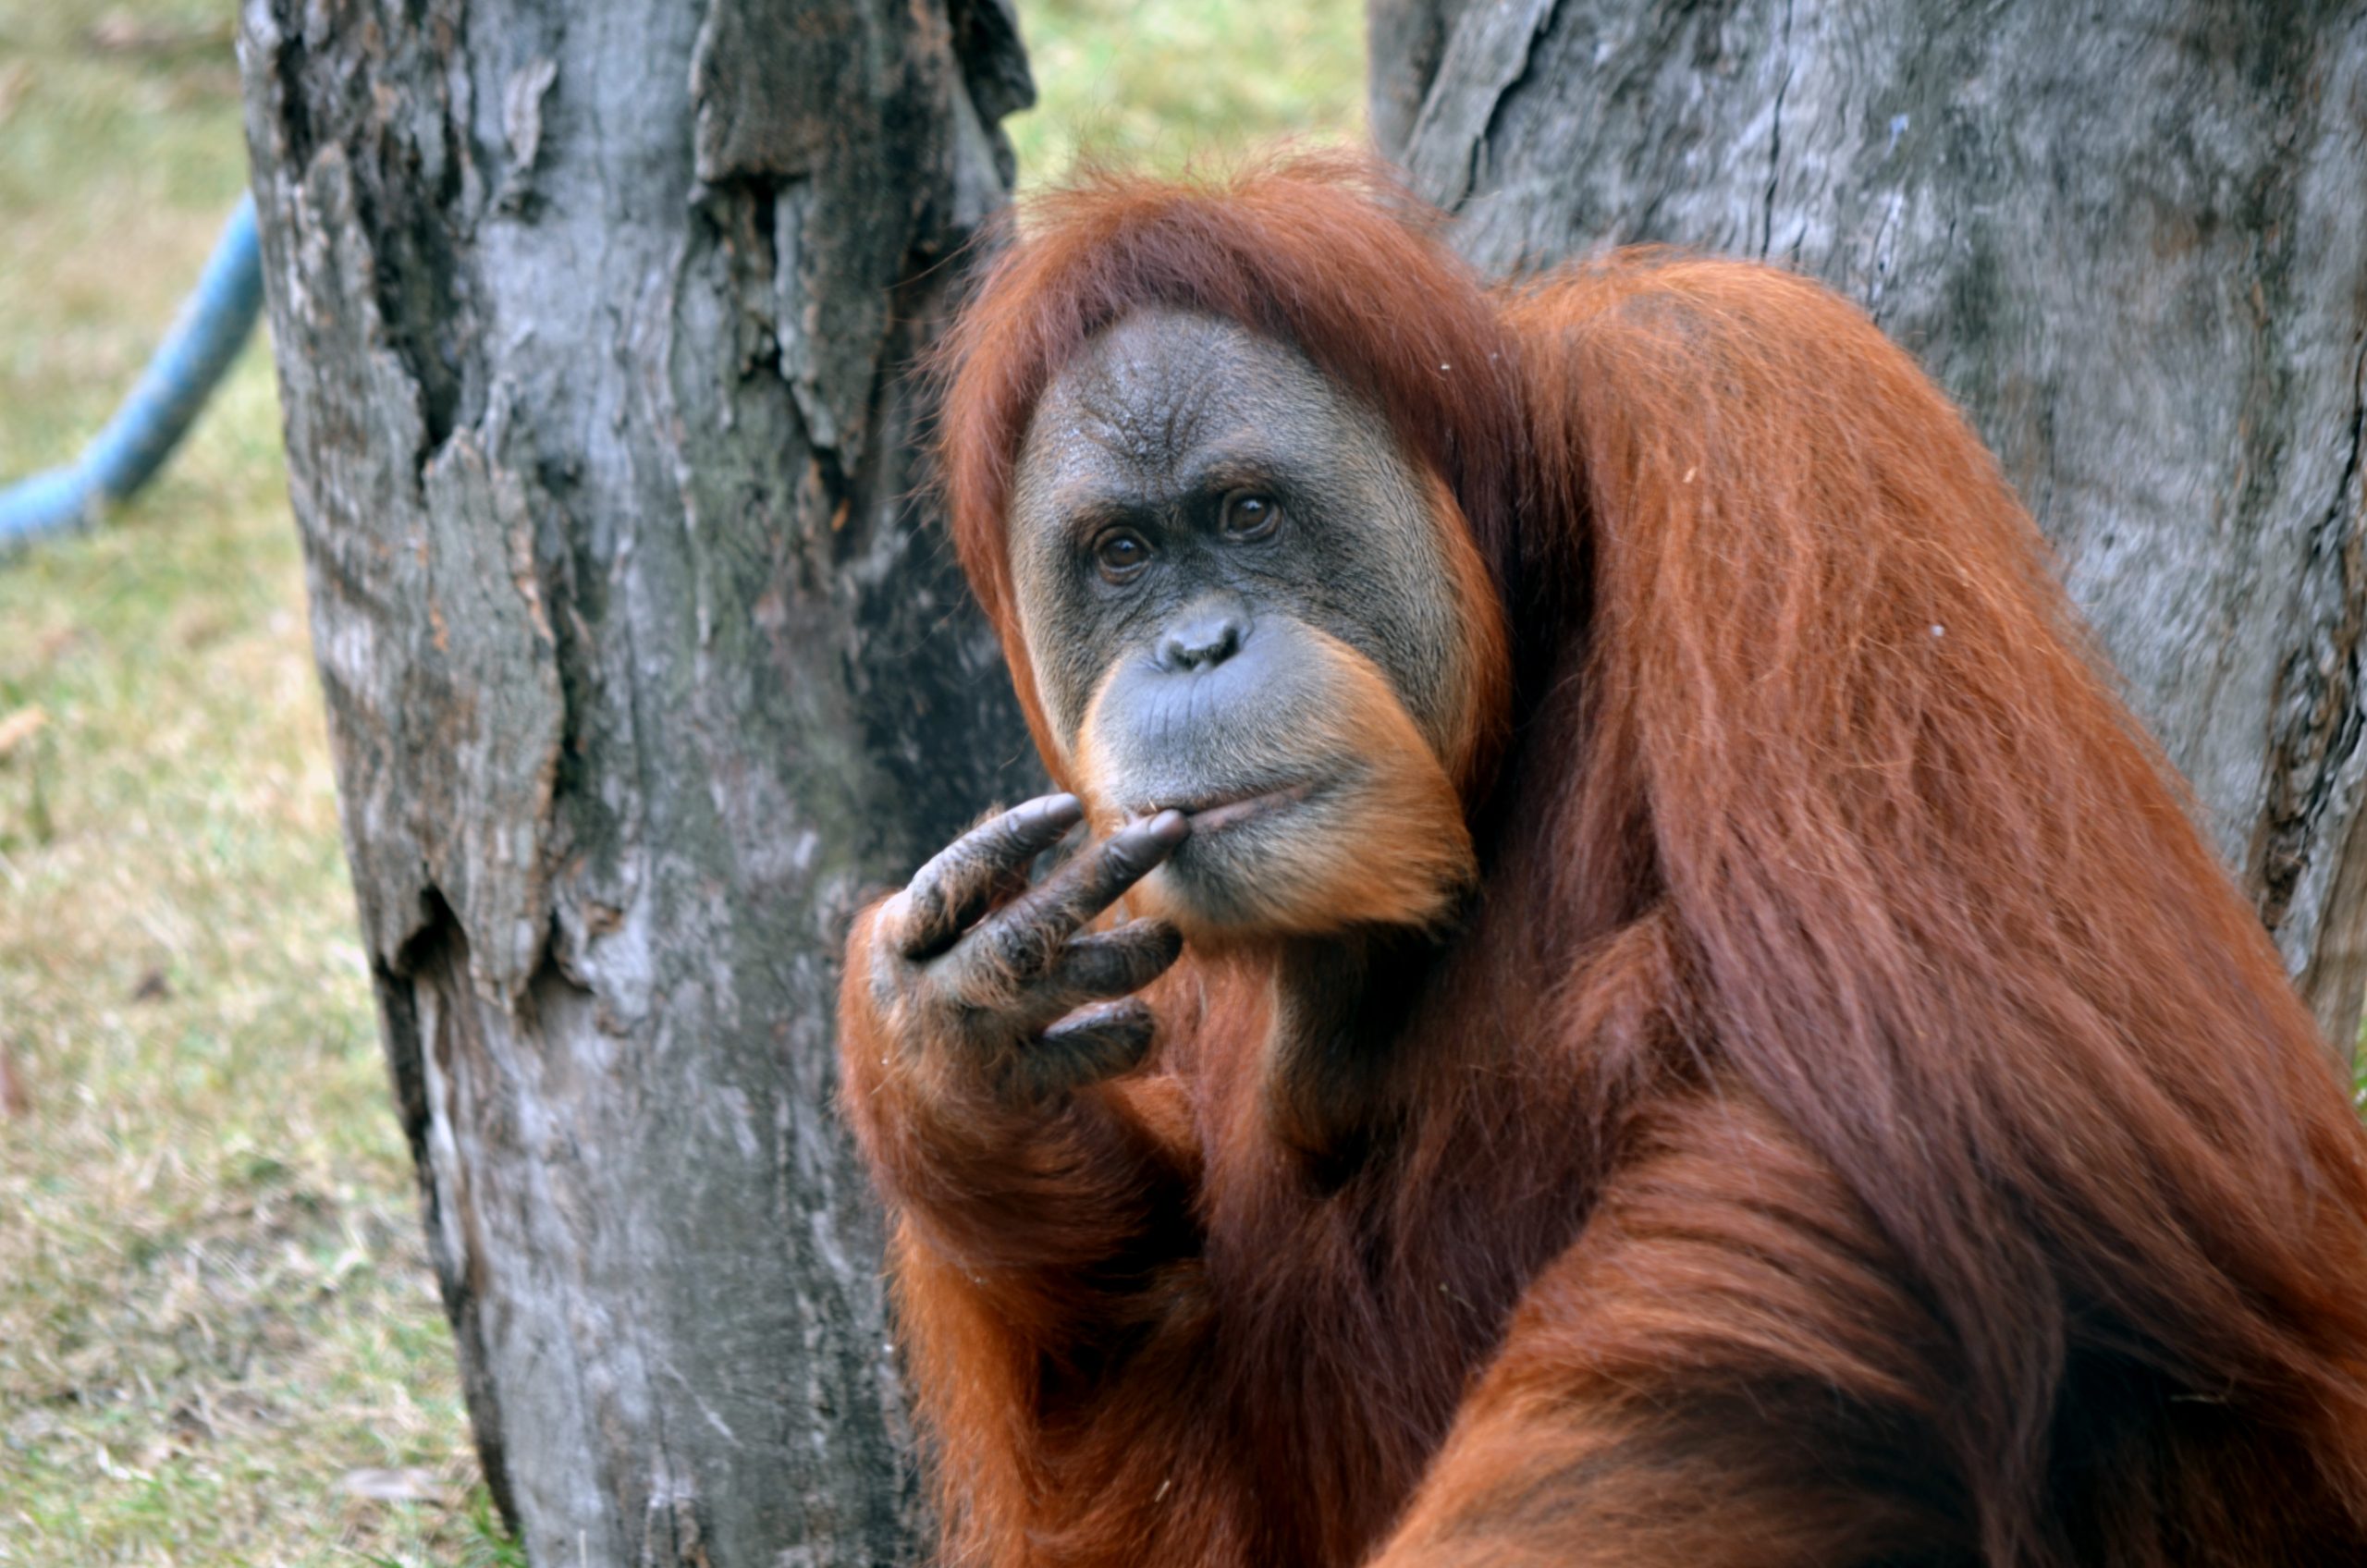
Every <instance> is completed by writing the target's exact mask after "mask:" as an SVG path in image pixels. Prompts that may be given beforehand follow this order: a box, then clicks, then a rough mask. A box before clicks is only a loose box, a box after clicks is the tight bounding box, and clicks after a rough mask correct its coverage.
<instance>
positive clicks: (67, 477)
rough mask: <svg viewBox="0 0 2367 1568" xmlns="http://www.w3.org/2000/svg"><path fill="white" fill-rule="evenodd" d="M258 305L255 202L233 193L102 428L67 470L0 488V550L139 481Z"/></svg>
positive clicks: (208, 387)
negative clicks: (168, 321) (173, 308)
mask: <svg viewBox="0 0 2367 1568" xmlns="http://www.w3.org/2000/svg"><path fill="white" fill-rule="evenodd" d="M262 308H263V255H262V252H261V251H260V250H259V249H258V247H257V245H256V242H255V202H254V198H253V197H252V196H242V197H240V198H239V205H238V208H237V210H236V211H234V212H232V213H231V214H230V221H229V222H228V223H227V224H226V225H224V226H223V228H222V238H221V239H217V240H215V243H214V254H213V255H211V256H209V257H207V258H206V262H205V272H204V274H203V276H201V277H199V279H198V280H197V291H196V292H195V293H194V294H191V295H190V299H189V303H187V304H186V305H183V306H182V307H181V313H180V319H179V320H178V321H176V322H174V323H173V329H172V331H171V332H169V333H167V334H166V337H165V341H164V343H163V344H162V345H161V346H160V347H158V349H156V354H155V357H154V358H153V359H152V360H150V361H148V368H147V369H146V370H145V371H143V372H142V373H141V376H140V383H139V385H138V386H134V387H133V388H132V389H131V395H130V396H129V397H128V398H125V399H124V400H123V407H121V408H120V409H117V410H116V414H115V418H113V419H111V420H109V421H107V426H106V428H105V429H104V430H102V431H100V432H99V434H98V436H97V438H96V439H95V440H93V441H92V443H91V444H90V445H89V446H88V447H84V448H83V449H82V455H81V456H80V457H79V458H77V459H75V460H74V461H73V462H71V463H68V464H67V466H66V467H64V468H54V469H51V470H49V471H48V472H43V473H37V474H34V475H33V476H32V477H31V478H30V479H24V480H19V481H18V483H16V484H11V485H9V486H7V487H6V489H0V550H6V549H8V548H9V547H10V546H12V545H20V544H23V543H25V542H26V541H29V540H31V539H34V538H38V537H39V536H41V535H42V534H44V533H55V532H57V531H59V530H62V529H66V528H70V527H72V526H73V525H74V524H76V523H79V522H81V521H84V520H86V519H88V518H90V517H92V515H93V514H94V513H96V512H97V511H99V510H101V509H102V508H104V507H106V506H108V505H111V504H113V503H115V502H117V501H121V500H124V499H126V498H127V497H129V496H130V495H131V494H132V493H133V492H135V491H137V490H138V489H139V488H140V487H141V485H142V484H146V483H148V481H149V479H150V478H151V477H152V476H153V474H154V473H155V472H156V471H157V470H158V469H160V468H162V467H163V466H164V465H165V459H166V458H168V457H170V456H171V455H172V450H173V447H175V446H177V445H178V444H179V441H180V438H181V436H182V435H185V434H187V432H188V430H189V427H190V423H193V422H194V421H195V420H196V418H197V415H198V410H201V409H202V408H204V407H205V399H206V398H207V396H208V395H209V394H211V393H212V392H213V390H214V387H215V383H216V382H219V381H220V380H221V379H222V373H223V372H225V371H227V370H228V369H229V368H230V361H233V360H235V359H237V358H238V357H239V349H240V348H242V347H244V346H245V344H246V341H247V334H248V333H250V332H251V331H253V330H254V325H255V316H256V314H257V312H260V311H261V310H262Z"/></svg>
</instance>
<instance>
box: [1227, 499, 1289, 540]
mask: <svg viewBox="0 0 2367 1568" xmlns="http://www.w3.org/2000/svg"><path fill="white" fill-rule="evenodd" d="M1281 523H1282V503H1281V502H1280V501H1277V500H1275V499H1274V497H1272V496H1269V495H1266V494H1265V493H1263V492H1262V491H1257V490H1235V491H1234V492H1233V494H1232V495H1230V496H1226V497H1225V498H1224V510H1223V511H1222V512H1221V513H1220V515H1219V516H1218V519H1217V527H1218V528H1219V529H1220V530H1221V531H1222V532H1223V533H1224V536H1225V537H1226V538H1228V539H1236V540H1246V539H1263V538H1264V537H1266V535H1268V534H1269V533H1272V532H1274V530H1275V529H1276V528H1277V527H1278V526H1280V525H1281Z"/></svg>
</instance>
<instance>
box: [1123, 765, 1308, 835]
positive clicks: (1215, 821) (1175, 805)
mask: <svg viewBox="0 0 2367 1568" xmlns="http://www.w3.org/2000/svg"><path fill="white" fill-rule="evenodd" d="M1315 785H1316V781H1315V780H1314V779H1312V778H1308V779H1302V780H1301V781H1299V782H1298V783H1295V784H1285V785H1282V787H1280V788H1279V789H1273V790H1257V791H1254V792H1252V793H1246V794H1237V795H1211V796H1208V797H1205V798H1203V799H1200V800H1195V801H1168V802H1161V803H1160V804H1159V805H1155V806H1153V807H1151V808H1150V809H1149V810H1147V811H1146V812H1144V813H1143V815H1145V816H1150V815H1156V814H1157V813H1159V812H1161V811H1180V812H1182V813H1183V814H1184V815H1185V816H1188V817H1190V818H1191V819H1192V832H1193V835H1194V836H1195V837H1197V836H1198V835H1200V834H1203V833H1219V832H1222V831H1223V830H1224V829H1225V828H1228V827H1236V826H1238V825H1239V824H1241V823H1244V822H1248V821H1251V820H1253V819H1254V818H1257V817H1260V816H1264V815H1268V814H1269V813H1270V812H1277V811H1284V810H1287V809H1289V808H1290V807H1292V806H1294V805H1298V804H1300V803H1301V802H1305V801H1306V798H1307V797H1308V796H1309V795H1311V794H1313V793H1314V792H1315Z"/></svg>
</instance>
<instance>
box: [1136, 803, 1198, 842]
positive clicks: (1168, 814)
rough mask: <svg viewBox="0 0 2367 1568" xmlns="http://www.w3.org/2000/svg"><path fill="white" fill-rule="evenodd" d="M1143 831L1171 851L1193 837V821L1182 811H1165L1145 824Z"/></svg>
mask: <svg viewBox="0 0 2367 1568" xmlns="http://www.w3.org/2000/svg"><path fill="white" fill-rule="evenodd" d="M1143 831H1144V832H1146V833H1147V834H1149V835H1150V836H1151V838H1153V839H1156V840H1157V841H1159V843H1161V844H1164V845H1166V846H1167V847H1168V848H1169V849H1173V848H1174V847H1175V846H1176V845H1178V844H1180V843H1182V842H1183V841H1184V839H1188V838H1190V837H1191V836H1192V819H1191V818H1190V817H1188V816H1185V815H1184V814H1183V813H1182V812H1180V811H1163V812H1160V813H1159V815H1157V816H1154V817H1152V818H1151V819H1150V820H1149V821H1148V822H1146V823H1144V824H1143Z"/></svg>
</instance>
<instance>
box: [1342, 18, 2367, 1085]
mask: <svg viewBox="0 0 2367 1568" xmlns="http://www.w3.org/2000/svg"><path fill="white" fill-rule="evenodd" d="M1381 3H1382V4H1383V5H1385V6H1395V7H1397V8H1399V9H1402V10H1404V11H1408V12H1415V13H1428V14H1429V15H1432V16H1439V15H1445V16H1447V17H1448V18H1449V19H1450V20H1452V21H1453V28H1452V31H1451V33H1450V34H1449V36H1448V39H1447V42H1446V43H1445V45H1444V46H1443V49H1442V51H1441V54H1440V56H1439V58H1438V59H1437V61H1436V63H1435V65H1428V64H1425V63H1423V62H1422V61H1421V60H1420V59H1419V58H1418V57H1417V55H1418V49H1419V43H1418V40H1419V37H1420V35H1421V30H1420V28H1419V27H1418V26H1416V25H1407V24H1400V25H1397V26H1395V27H1394V28H1393V29H1390V28H1383V27H1381V26H1380V25H1378V23H1377V25H1376V28H1375V34H1374V37H1375V43H1376V46H1377V49H1376V56H1375V58H1374V60H1373V63H1372V68H1373V81H1374V98H1375V103H1374V109H1373V118H1374V123H1375V126H1376V128H1377V129H1385V128H1386V126H1387V125H1388V123H1389V121H1388V118H1387V115H1388V113H1389V110H1388V108H1387V105H1386V103H1385V100H1386V99H1388V98H1390V97H1391V95H1392V94H1401V93H1403V92H1404V91H1406V88H1405V83H1406V82H1408V81H1409V80H1410V81H1419V82H1423V83H1427V96H1426V98H1425V99H1424V101H1423V103H1422V104H1421V107H1420V109H1419V111H1418V116H1417V119H1416V121H1415V124H1414V127H1413V129H1412V131H1411V133H1410V136H1409V138H1408V140H1407V141H1406V144H1405V146H1404V161H1405V164H1406V166H1407V167H1408V168H1409V169H1410V170H1411V171H1412V174H1413V176H1414V178H1415V183H1416V185H1417V189H1418V190H1420V191H1421V192H1422V194H1424V195H1425V196H1427V197H1429V199H1430V200H1432V201H1434V202H1439V203H1441V205H1444V206H1447V207H1450V208H1453V209H1454V210H1456V211H1457V212H1458V213H1459V214H1461V217H1460V223H1459V235H1460V239H1459V243H1460V244H1461V245H1462V247H1463V249H1464V251H1466V254H1468V255H1469V256H1470V257H1471V258H1472V259H1473V260H1474V261H1475V262H1476V263H1478V264H1479V265H1480V266H1482V267H1484V268H1486V269H1488V270H1490V271H1491V272H1495V273H1500V274H1511V273H1517V272H1522V271H1527V270H1533V269H1537V268H1541V267H1543V266H1546V265H1548V264H1550V263H1553V262H1555V261H1558V260H1560V259H1562V258H1564V257H1567V256H1572V255H1576V254H1580V253H1583V252H1586V251H1591V250H1594V249H1597V248H1599V247H1602V246H1606V245H1610V244H1614V243H1625V242H1630V241H1637V240H1655V241H1666V242H1674V243H1677V244H1682V245H1688V246H1694V247H1699V248H1701V249H1704V250H1709V251H1722V252H1729V253H1735V254H1743V255H1755V256H1764V257H1768V258H1770V259H1772V260H1774V261H1778V262H1781V263H1784V264H1786V265H1790V266H1794V267H1797V268H1800V269H1801V270H1803V271H1806V272H1809V273H1811V274H1814V275H1816V276H1820V277H1821V278H1823V279H1824V280H1825V281H1826V282H1828V283H1830V284H1832V285H1833V286H1834V287H1835V288H1839V289H1840V290H1842V291H1843V292H1844V293H1846V294H1847V295H1849V296H1850V297H1851V298H1853V299H1855V300H1858V302H1859V303H1861V304H1862V305H1864V306H1865V307H1866V308H1867V309H1868V310H1869V311H1870V312H1872V314H1873V316H1874V319H1875V320H1876V321H1878V322H1880V323H1881V324H1882V325H1883V328H1884V329H1885V330H1887V331H1888V332H1889V333H1890V334H1891V335H1892V336H1893V337H1896V338H1897V339H1899V340H1900V341H1902V342H1904V343H1906V344H1907V346H1908V347H1910V348H1911V349H1914V350H1916V351H1917V352H1918V353H1919V354H1920V355H1921V357H1922V359H1923V361H1924V363H1925V364H1926V365H1927V366H1929V367H1930V369H1931V370H1932V373H1933V374H1935V375H1936V376H1938V378H1939V379H1940V380H1941V382H1942V383H1943V384H1944V385H1945V386H1947V388H1948V389H1949V390H1950V391H1951V392H1952V393H1954V394H1955V395H1956V398H1959V399H1960V400H1961V401H1962V402H1963V403H1964V405H1965V406H1966V408H1967V409H1968V410H1969V411H1970V413H1971V416H1972V419H1973V422H1974V423H1975V424H1976V425H1977V426H1978V427H1979V428H1980V430H1981V434H1982V435H1984V436H1985V437H1987V439H1988V440H1989V442H1990V444H1991V445H1992V446H1993V447H1994V448H1995V449H1996V451H1997V452H1998V454H1999V456H2000V457H2001V458H2002V459H2003V460H2004V462H2005V470H2006V472H2007V473H2008V474H2009V475H2010V476H2011V477H2012V479H2013V480H2014V482H2015V484H2017V486H2018V487H2019V488H2020V490H2021V493H2022V495H2023V496H2024V497H2025V498H2026V499H2027V500H2028V501H2029V502H2030V507H2031V509H2032V510H2033V511H2034V512H2035V513H2036V514H2037V517H2038V521H2039V523H2040V525H2041V526H2042V528H2043V529H2044V530H2045V531H2046V533H2047V535H2048V536H2049V538H2051V539H2052V540H2053V541H2054V545H2055V548H2056V550H2057V552H2058V555H2059V558H2060V561H2061V565H2062V569H2063V571H2064V574H2065V577H2066V579H2067V582H2069V584H2070V587H2071V591H2072V594H2073V595H2074V596H2075V597H2076V598H2077V599H2078V601H2079V604H2080V606H2082V608H2083V609H2084V610H2085V611H2086V612H2087V614H2088V616H2089V617H2090V619H2091V621H2092V622H2093V624H2094V626H2095V628H2096V630H2097V631H2098V632H2099V634H2100V636H2101V638H2102V641H2103V644H2104V647H2105V649H2106V650H2107V651H2108V653H2109V655H2110V656H2111V658H2112V659H2113V661H2114V662H2115V663H2116V666H2117V667H2118V669H2119V671H2120V673H2121V675H2122V677H2123V679H2124V680H2125V685H2126V690H2127V691H2128V693H2129V696H2130V698H2131V700H2132V701H2133V703H2134V704H2135V705H2136V707H2137V709H2138V711H2139V712H2140V714H2141V715H2143V716H2144V717H2145V718H2146V719H2147V720H2148V721H2149V722H2150V723H2151V724H2152V726H2153V728H2154V729H2155V731H2156V732H2157V733H2158V734H2159V735H2160V736H2161V737H2162V739H2163V741H2164V742H2165V744H2166V746H2167V747H2168V750H2169V753H2170V755H2171V757H2172V759H2173V760H2174V761H2175V762H2176V763H2177V766H2179V767H2180V768H2181V769H2183V770H2184V772H2185V773H2186V776H2187V777H2188V778H2189V779H2190V780H2191V781H2192V784H2193V787H2194V791H2195V794H2196V797H2197V801H2198V804H2199V806H2200V809H2201V815H2202V818H2203V820H2204V821H2205V822H2206V823H2207V825H2208V826H2209V827H2210V829H2211V831H2212V832H2213V833H2214V835H2215V836H2216V838H2217V839H2218V842H2219V844H2220V846H2221V848H2222V849H2223V851H2225V853H2226V857H2227V861H2228V863H2229V864H2230V865H2231V866H2233V867H2234V868H2235V869H2236V870H2237V872H2238V875H2239V876H2242V878H2243V879H2244V881H2245V883H2246V885H2247V886H2248V887H2249V888H2250V890H2251V892H2252V894H2253V895H2254V897H2255V898H2256V900H2257V901H2258V904H2259V908H2260V911H2261V914H2262V917H2263V919H2264V920H2265V921H2266V922H2267V924H2268V925H2269V927H2270V928H2271V930H2272V931H2273V932H2274V933H2275V937H2276V940H2277V942H2278V944H2279V946H2280V947H2281V948H2282V949H2283V950H2284V952H2285V956H2286V960H2287V963H2288V964H2289V965H2290V966H2291V968H2292V971H2293V973H2294V974H2295V975H2296V976H2297V978H2298V979H2299V980H2300V984H2301V986H2302V988H2303V989H2304V991H2305V992H2306V993H2307V995H2308V996H2309V998H2310V999H2311V1001H2312V1005H2313V1006H2314V1007H2315V1008H2316V1010H2317V1013H2318V1019H2319V1022H2320V1023H2321V1024H2322V1025H2323V1026H2324V1029H2325V1030H2326V1032H2327V1034H2328V1035H2329V1037H2330V1038H2331V1039H2332V1040H2333V1041H2335V1042H2336V1044H2337V1045H2338V1047H2340V1048H2342V1049H2344V1050H2345V1051H2348V1049H2349V1046H2350V1044H2351V1043H2352V1042H2353V1041H2354V1040H2355V1038H2356V1037H2357V1035H2358V1033H2359V1019H2360V1003H2361V991H2362V988H2363V987H2367V830H2362V829H2361V827H2360V824H2361V818H2362V811H2361V801H2362V793H2367V790H2363V789H2362V787H2363V786H2367V747H2362V746H2361V743H2360V742H2361V718H2362V714H2363V713H2367V708H2363V707H2362V690H2361V680H2360V656H2361V631H2362V626H2363V625H2367V551H2363V550H2362V534H2367V496H2362V491H2361V472H2360V445H2361V374H2362V354H2363V353H2367V137H2362V135H2361V126H2362V125H2367V6H2362V5H2361V3H2360V0H2340V3H2325V0H2314V3H2313V0H2292V3H2291V4H2283V5H2240V4H2233V3H2230V0H2117V3H2116V4H2112V5H2106V6H2059V5H2052V4H2045V3H2042V0H2025V3H2023V4H2019V5H2005V4H1989V5H1981V6H1960V5H1939V4H1933V3H1931V0H1858V3H1855V4H1843V3H1840V0H1717V3H1712V4H1704V5H1694V6H1669V5H1662V4H1659V3H1658V0H1495V3H1493V4H1489V5H1484V6H1468V7H1467V8H1460V15H1459V17H1458V16H1456V15H1454V13H1455V11H1456V10H1457V9H1458V8H1459V7H1458V4H1457V0H1381ZM1399 38H1404V39H1409V40H1412V41H1413V42H1408V43H1395V44H1392V43H1391V41H1392V39H1399ZM1392 47H1393V48H1395V49H1396V50H1397V51H1398V52H1397V53H1395V54H1387V53H1382V52H1381V51H1382V50H1383V49H1386V48H1392ZM2099 805H2100V808H2101V809H2107V810H2108V809H2110V802H2099Z"/></svg>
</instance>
